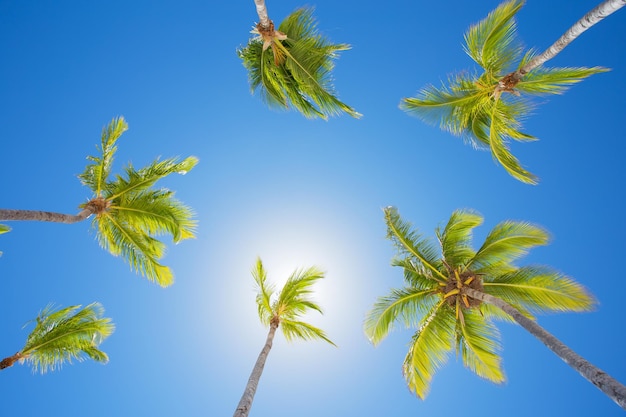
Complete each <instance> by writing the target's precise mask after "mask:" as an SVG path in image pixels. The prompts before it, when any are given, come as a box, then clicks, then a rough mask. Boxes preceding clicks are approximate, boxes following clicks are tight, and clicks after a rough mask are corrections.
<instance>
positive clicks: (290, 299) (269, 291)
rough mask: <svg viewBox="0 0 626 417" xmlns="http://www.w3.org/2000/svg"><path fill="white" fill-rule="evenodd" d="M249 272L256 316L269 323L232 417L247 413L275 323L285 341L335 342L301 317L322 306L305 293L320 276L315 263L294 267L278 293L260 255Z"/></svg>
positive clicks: (310, 291)
mask: <svg viewBox="0 0 626 417" xmlns="http://www.w3.org/2000/svg"><path fill="white" fill-rule="evenodd" d="M252 276H253V277H254V281H255V283H256V285H257V287H258V293H257V296H256V304H257V309H258V312H259V318H260V319H261V322H262V323H263V324H264V325H265V326H269V333H268V334H267V339H266V340H265V345H264V346H263V349H262V350H261V353H260V354H259V357H258V358H257V360H256V363H255V364H254V368H253V369H252V373H251V374H250V378H249V379H248V384H247V385H246V388H245V390H244V392H243V395H242V396H241V400H239V404H238V405H237V408H236V410H235V414H234V416H235V417H244V416H247V415H248V413H250V408H251V407H252V401H253V400H254V394H255V393H256V389H257V386H258V385H259V379H260V378H261V374H262V373H263V367H264V366H265V361H266V360H267V355H268V354H269V352H270V349H271V348H272V342H273V340H274V335H275V334H276V330H277V329H278V327H279V326H280V328H281V329H282V333H283V335H284V336H285V339H287V341H291V340H294V339H303V340H313V339H321V340H325V341H326V342H328V343H330V344H331V345H333V346H335V344H334V343H333V342H332V341H331V340H330V339H329V338H328V337H327V336H326V334H325V333H324V331H323V330H321V329H319V328H317V327H315V326H312V325H310V324H309V323H306V322H304V321H302V320H301V317H302V315H304V314H306V313H307V312H308V311H310V310H316V311H318V312H320V313H322V309H321V308H320V307H319V305H318V304H317V303H315V302H314V301H313V300H311V298H310V297H309V295H310V294H311V293H312V292H313V291H312V290H311V286H312V285H313V284H315V282H316V281H317V280H319V279H321V278H324V273H323V272H321V271H320V270H319V269H317V268H316V267H311V268H308V269H302V270H296V271H294V272H293V273H292V274H291V276H290V277H289V279H287V282H286V283H285V285H284V286H283V288H282V289H281V290H280V292H278V293H277V292H276V289H275V287H274V285H272V284H268V282H267V274H266V272H265V269H264V268H263V263H262V262H261V259H257V261H256V264H255V266H254V268H253V269H252Z"/></svg>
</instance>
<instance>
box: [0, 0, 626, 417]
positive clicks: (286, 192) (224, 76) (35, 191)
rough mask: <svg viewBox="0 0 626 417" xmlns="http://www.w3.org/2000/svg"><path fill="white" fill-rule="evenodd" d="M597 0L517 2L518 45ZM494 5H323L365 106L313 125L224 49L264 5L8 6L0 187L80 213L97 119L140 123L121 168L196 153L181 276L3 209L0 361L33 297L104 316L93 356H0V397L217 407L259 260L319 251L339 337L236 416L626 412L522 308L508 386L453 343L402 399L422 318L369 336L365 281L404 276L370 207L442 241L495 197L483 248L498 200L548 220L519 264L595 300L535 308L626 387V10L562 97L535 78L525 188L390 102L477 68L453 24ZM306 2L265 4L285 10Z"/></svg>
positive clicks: (7, 407)
mask: <svg viewBox="0 0 626 417" xmlns="http://www.w3.org/2000/svg"><path fill="white" fill-rule="evenodd" d="M597 2H599V0H584V1H583V0H580V1H576V2H570V1H565V0H555V1H552V2H543V1H538V0H529V1H528V3H527V4H526V6H525V7H524V8H523V9H522V11H521V12H520V13H519V14H518V24H519V33H520V35H521V38H522V40H523V41H524V43H525V44H526V45H528V46H534V47H537V48H539V49H543V48H546V47H548V46H549V45H550V44H551V43H552V42H553V41H554V40H556V39H557V38H558V36H560V35H561V34H562V33H563V32H564V31H565V30H566V29H567V28H568V27H569V26H570V25H571V24H573V23H574V22H575V21H576V20H577V19H578V18H580V17H582V15H583V14H584V13H586V12H587V11H588V10H590V9H591V8H592V7H594V6H595V5H596V3H597ZM498 3H499V2H498V1H495V0H489V1H487V0H484V1H480V2H468V1H461V0H452V1H447V2H434V1H433V2H424V1H408V0H405V1H400V0H389V1H387V2H363V1H356V0H344V1H341V2H336V1H328V0H319V1H317V2H316V3H314V6H315V7H316V13H315V15H316V17H317V19H318V21H319V25H320V29H321V30H322V31H323V32H324V33H325V34H326V35H327V36H328V37H329V38H331V39H332V40H333V41H336V42H346V43H350V44H351V45H352V46H353V48H352V50H350V51H346V52H344V53H342V54H341V57H340V59H339V60H338V61H337V63H336V64H337V65H336V71H335V73H334V75H335V86H336V88H337V91H338V92H339V95H340V98H341V99H342V100H344V101H345V102H346V103H348V104H350V105H352V106H354V107H355V108H356V109H357V110H358V111H359V112H361V113H363V114H364V117H363V118H362V119H361V120H355V119H352V118H349V117H347V116H342V117H339V118H334V119H331V120H329V121H326V122H325V121H311V120H307V119H305V118H303V117H302V116H300V115H299V114H297V113H295V112H280V111H274V110H269V109H268V108H267V107H266V106H265V105H264V104H263V103H262V101H261V100H260V98H259V97H255V96H252V95H251V94H250V91H249V86H248V81H247V78H246V72H245V69H244V68H243V66H242V65H241V62H240V61H239V59H238V58H237V56H236V54H235V49H236V48H237V47H238V46H239V45H243V44H245V43H246V42H247V39H248V37H249V30H250V28H251V27H252V25H253V24H254V23H255V22H256V21H257V20H258V18H257V16H256V12H255V7H254V4H253V2H252V1H251V0H245V1H243V0H241V1H222V2H214V1H191V0H189V1H147V0H137V1H132V2H127V1H118V0H112V1H107V2H85V1H78V0H73V1H57V2H46V1H35V0H32V1H16V0H0V56H1V58H0V124H1V126H2V128H1V130H0V155H1V158H2V163H1V164H0V187H1V189H2V195H1V196H0V207H3V208H16V209H41V210H48V211H59V212H64V213H75V212H77V206H78V204H80V203H82V202H84V201H86V199H87V198H89V197H90V195H89V192H88V190H87V189H86V188H85V187H82V186H81V184H80V183H79V181H78V179H77V178H76V175H77V174H79V173H80V172H81V171H82V170H83V167H84V165H85V163H86V160H85V157H86V156H87V155H90V154H94V153H95V152H96V149H95V145H96V144H97V143H98V142H99V140H100V132H101V129H102V127H103V126H104V125H106V124H107V123H108V122H109V121H110V120H111V119H112V118H113V117H115V116H118V115H123V116H124V117H125V118H126V120H127V121H128V123H129V126H130V129H129V131H128V132H127V133H126V134H124V136H123V137H122V138H121V139H120V142H119V152H118V155H117V160H116V167H117V168H118V169H119V168H120V167H121V166H122V165H124V164H125V163H127V162H129V161H132V162H133V164H134V165H135V166H142V165H143V164H145V163H147V162H148V161H151V160H152V159H154V158H155V157H157V156H162V157H170V156H176V155H180V156H187V155H196V156H198V157H199V158H200V164H199V165H198V166H197V167H196V168H195V169H194V170H193V171H192V172H190V173H189V174H188V175H186V176H184V177H182V176H177V177H176V178H171V179H169V178H168V180H167V181H165V185H167V186H169V187H171V188H173V189H175V190H176V191H177V197H179V198H180V199H181V200H183V201H184V202H185V203H187V204H188V205H190V206H192V207H193V208H194V209H195V210H196V212H197V213H198V219H199V222H200V227H199V230H198V237H197V239H195V240H192V241H185V242H183V243H181V244H179V245H176V246H171V247H170V249H169V252H168V255H167V257H166V258H165V260H164V262H165V263H166V264H168V265H170V266H172V268H173V269H174V273H175V275H176V283H175V284H174V285H173V286H172V287H170V288H166V289H163V288H160V287H158V286H156V285H155V284H152V283H150V282H148V281H147V280H145V279H142V278H140V277H139V276H137V275H135V274H134V273H132V272H131V271H130V270H129V267H128V265H127V264H125V263H124V262H123V261H122V260H120V259H115V258H114V257H112V256H111V255H109V254H108V253H105V252H104V251H103V250H101V249H100V248H99V246H98V244H97V242H96V241H95V239H94V234H93V232H92V231H91V230H90V227H89V223H88V222H85V223H81V224H74V225H61V224H44V223H16V222H13V223H11V224H10V225H11V226H12V228H13V230H12V232H11V233H8V234H5V235H2V236H0V250H1V251H3V252H4V254H3V256H2V257H1V258H0V271H1V272H0V277H1V279H2V295H3V297H2V299H3V301H2V302H1V303H0V317H1V320H0V334H1V335H2V337H1V338H0V356H2V357H5V356H9V355H11V354H13V353H14V352H15V351H17V350H19V349H20V348H21V346H22V345H23V343H24V341H25V338H26V336H27V334H28V331H29V329H30V328H28V327H27V328H25V329H22V325H23V324H24V323H25V322H26V321H28V320H29V319H32V318H34V317H35V316H36V315H37V313H38V311H39V310H40V309H41V308H43V307H44V306H45V305H46V304H48V303H50V302H53V303H55V304H57V305H62V306H65V305H71V304H88V303H90V302H93V301H99V302H101V303H102V304H103V305H104V307H105V309H106V314H107V316H109V317H111V318H112V319H113V320H114V322H115V323H116V325H117V330H116V331H115V333H114V334H113V335H112V336H111V337H110V338H109V339H107V340H106V341H105V343H104V344H103V345H102V346H101V347H102V349H103V350H104V351H106V352H107V353H108V354H109V356H110V362H109V363H108V364H107V365H100V364H96V363H93V362H89V361H87V362H83V363H75V364H73V365H68V366H65V367H64V368H63V369H62V370H61V371H58V372H53V373H49V374H46V375H43V376H42V375H39V374H33V373H32V372H31V371H30V369H29V368H28V367H26V366H23V365H22V366H20V365H16V366H14V367H13V368H10V369H7V370H5V371H3V372H2V373H0V392H2V398H3V400H4V401H3V405H2V407H0V415H1V416H7V417H9V416H16V415H22V416H34V415H42V414H46V415H50V416H61V415H63V416H87V415H89V416H92V417H110V416H134V417H143V416H146V417H148V416H150V417H161V416H163V417H165V416H186V417H200V416H228V415H231V414H232V412H233V411H234V408H235V406H236V404H237V402H238V400H239V398H240V396H241V393H242V391H243V388H244V386H245V383H246V381H247V378H248V376H249V373H250V371H251V369H252V366H253V363H254V361H255V360H256V357H257V355H258V353H259V351H260V349H261V347H262V345H263V342H264V340H265V336H266V329H265V328H263V327H262V325H261V324H260V323H259V320H258V317H257V315H256V310H255V302H254V286H253V281H252V278H251V275H250V269H251V267H252V266H253V264H254V261H255V258H256V257H257V256H260V257H261V258H262V259H263V260H264V262H265V265H266V268H267V270H268V272H269V276H270V279H274V280H276V281H281V280H284V279H285V278H286V276H287V274H288V273H289V272H290V271H291V270H292V269H293V268H295V267H297V266H302V267H305V266H309V265H318V266H319V267H321V268H322V269H324V270H325V271H327V278H326V279H325V280H324V281H323V282H322V283H320V285H319V286H318V287H317V300H318V301H319V302H320V304H321V305H322V306H323V307H324V309H325V315H324V316H319V315H316V316H311V317H310V321H311V322H313V323H314V324H316V325H318V326H320V327H322V328H324V329H325V330H326V331H327V332H328V334H329V336H330V337H331V338H332V339H333V340H334V341H335V342H336V343H337V345H338V346H339V347H338V348H333V347H331V346H329V345H326V344H323V343H321V342H319V343H316V342H313V343H302V342H296V343H293V344H288V343H287V342H286V341H285V340H284V338H283V337H282V336H281V335H278V336H277V337H276V341H275V344H274V348H273V350H272V351H271V353H270V357H269V360H268V362H267V365H266V368H265V372H264V374H263V377H262V379H261V382H260V385H259V389H258V392H257V395H256V398H255V401H254V406H253V408H252V412H251V415H252V416H272V417H279V416H295V415H297V416H300V417H307V416H321V415H325V416H369V415H372V416H375V415H376V416H377V415H380V416H383V415H384V416H395V415H398V416H400V415H401V416H407V415H415V416H429V417H438V416H452V415H454V416H458V417H473V416H479V415H480V416H483V417H496V416H503V415H507V416H509V417H517V416H519V417H521V416H524V417H526V416H529V415H556V416H565V415H569V416H588V415H596V416H604V417H607V416H618V415H623V411H622V410H621V409H620V408H619V407H618V406H616V405H615V404H614V403H613V402H612V401H610V400H609V399H608V398H606V397H605V396H604V394H602V393H601V392H600V391H599V390H598V389H596V388H595V387H593V386H592V385H591V384H590V383H589V382H587V381H586V380H584V379H583V378H582V377H581V376H579V375H578V374H577V373H575V372H574V371H573V370H571V369H570V368H569V367H568V366H567V365H565V364H564V363H563V362H562V361H561V360H560V359H559V358H557V357H556V356H555V355H554V354H553V353H552V352H550V351H549V350H548V349H547V348H546V347H544V346H543V345H542V344H540V342H538V341H537V340H535V339H534V338H533V337H532V336H531V335H530V334H528V333H526V331H525V330H523V329H522V328H520V327H517V326H514V325H511V324H500V325H499V327H500V329H501V332H502V340H503V346H504V350H503V352H502V355H503V358H504V367H505V370H506V373H507V376H508V382H507V383H505V384H504V385H501V386H498V385H493V384H491V383H489V382H487V381H484V380H482V379H480V378H479V377H477V376H475V375H474V374H472V373H471V372H470V371H468V370H466V369H465V368H464V367H463V366H462V364H461V363H460V361H458V360H456V359H455V358H451V360H450V361H449V362H448V364H447V365H446V366H445V367H444V368H443V369H442V370H441V371H440V372H439V373H438V374H437V375H436V376H435V378H434V381H433V384H432V387H431V388H432V390H431V394H430V396H429V397H428V398H427V399H426V401H421V400H419V399H417V398H416V397H414V396H412V395H411V394H410V392H409V391H408V389H407V388H406V385H405V383H404V380H403V378H402V375H401V364H402V361H403V358H404V355H405V353H406V346H407V343H408V342H409V340H410V336H411V334H412V332H410V331H396V332H394V333H392V334H391V335H390V336H389V337H388V338H387V339H386V340H385V341H384V342H383V343H382V344H381V345H380V346H378V347H376V348H374V347H373V346H372V345H370V344H369V343H368V341H367V340H366V338H365V336H364V334H363V331H362V321H363V317H364V315H365V313H366V312H367V311H368V310H369V308H370V307H371V306H372V304H373V303H374V301H375V299H376V298H377V297H378V296H380V295H384V294H386V293H387V292H388V290H389V289H390V288H391V287H398V286H401V285H402V271H401V270H399V269H394V268H392V267H391V266H390V259H391V257H392V255H393V250H392V247H391V244H390V243H389V242H388V241H386V240H385V226H384V222H383V216H382V210H381V209H382V208H383V207H385V206H388V205H395V206H397V207H398V208H399V210H400V213H401V214H402V215H403V217H404V218H405V219H407V220H410V221H412V222H413V223H414V225H415V226H417V227H418V228H419V229H420V230H421V231H423V232H424V233H426V234H428V235H432V234H433V231H434V229H435V227H436V226H437V225H439V224H440V223H442V222H443V221H445V220H447V218H448V217H449V215H450V213H451V212H452V211H453V210H455V209H457V208H473V209H476V210H478V211H479V212H481V213H482V214H483V215H484V216H485V225H484V226H483V227H481V228H480V229H479V230H478V233H477V236H476V243H477V244H478V243H480V241H481V240H482V238H484V235H485V234H486V232H487V231H488V230H489V229H490V228H491V227H493V226H494V225H495V224H497V223H498V222H500V221H502V220H505V219H516V220H528V221H531V222H534V223H538V224H540V225H542V226H544V227H545V228H547V229H548V230H549V231H550V232H551V234H552V236H553V241H552V243H551V245H549V246H547V247H542V248H538V249H536V250H534V251H533V252H532V253H531V254H530V256H528V257H526V258H525V259H523V261H522V263H524V264H526V263H542V264H549V265H552V266H553V267H555V268H557V269H558V270H561V271H563V272H564V273H566V274H568V275H570V276H572V277H574V278H575V279H576V280H577V281H579V282H580V283H582V284H584V285H585V286H586V287H587V288H588V289H589V290H590V291H591V292H592V293H593V294H594V295H595V296H596V297H597V298H598V300H599V306H598V308H597V310H596V311H594V312H591V313H585V314H559V315H551V316H540V317H539V323H540V324H541V325H543V326H544V327H545V328H546V329H548V330H549V331H551V332H552V333H554V334H555V335H556V336H557V337H559V338H560V339H561V340H562V341H563V342H565V343H566V344H568V345H569V346H570V347H571V348H573V349H574V350H575V351H577V352H578V353H580V354H581V355H583V356H584V357H586V358H587V359H589V360H590V361H592V362H593V363H594V364H596V365H598V366H600V367H601V368H602V369H604V370H605V371H607V372H608V373H610V374H611V375H613V376H614V377H615V378H617V379H618V380H620V381H622V382H626V362H625V361H624V345H625V342H626V340H625V339H626V337H625V336H624V331H623V329H624V325H625V324H626V319H625V314H624V310H623V308H622V307H623V303H624V301H623V291H622V287H623V282H624V274H623V272H622V271H621V267H622V262H623V257H624V252H625V250H626V245H625V243H624V238H623V236H624V235H626V222H625V221H624V215H623V212H624V209H623V206H622V205H621V204H622V200H623V197H624V181H625V180H626V170H625V168H624V163H623V155H624V154H625V152H626V141H625V138H626V129H625V128H624V115H625V111H626V105H625V104H624V103H625V97H626V82H625V81H624V80H626V49H625V48H624V47H623V44H622V42H621V41H622V40H623V39H624V38H625V37H626V11H624V10H621V11H618V12H617V13H616V14H614V15H612V16H610V17H609V18H607V19H606V20H605V21H603V22H601V23H600V24H599V25H597V26H595V27H593V28H592V29H590V30H589V31H587V32H586V33H584V34H583V35H582V37H581V38H579V39H578V40H576V41H575V42H574V43H573V44H572V45H570V46H569V47H568V48H567V49H566V50H565V51H564V52H563V53H561V54H560V55H559V56H558V57H557V58H556V59H554V60H553V61H550V64H551V65H554V66H595V65H600V66H605V67H609V68H612V71H611V72H609V73H604V74H599V75H595V76H593V77H591V78H590V79H588V80H586V81H584V82H583V83H581V84H578V85H576V86H574V87H573V88H572V89H571V90H570V91H568V92H567V93H566V94H565V95H563V96H552V97H549V98H542V99H540V100H541V105H540V106H539V108H538V109H537V111H536V112H535V114H533V115H532V117H531V118H529V119H528V120H527V121H526V123H525V131H527V132H529V133H531V134H533V135H535V136H537V137H539V138H540V139H541V140H540V141H539V142H535V143H527V144H514V145H513V151H514V153H515V154H516V155H517V156H518V157H519V158H520V159H521V161H522V162H523V163H524V164H525V165H526V166H527V167H528V168H529V169H530V170H531V171H533V172H534V173H536V174H538V175H539V176H540V178H541V182H540V184H539V185H538V186H530V185H525V184H522V183H519V182H517V181H516V180H514V179H512V178H511V177H510V176H508V175H507V174H506V173H505V171H504V170H503V169H502V168H501V167H499V166H496V165H495V164H494V163H493V161H492V159H491V156H490V155H489V153H487V152H477V151H474V150H472V149H471V148H470V147H469V146H467V145H464V144H463V142H462V140H460V139H458V138H455V137H452V136H450V135H449V134H446V133H445V132H441V131H440V130H439V129H438V128H437V127H434V126H429V125H426V124H424V123H422V122H421V121H420V120H418V119H416V118H412V117H409V116H407V115H406V114H405V113H403V112H402V111H401V110H399V109H398V107H397V106H398V103H399V101H400V99H401V98H402V97H407V96H411V95H414V94H415V93H416V92H417V90H418V89H419V88H421V87H423V86H424V85H426V84H428V83H435V84H437V83H439V82H440V80H445V79H446V77H447V75H449V74H451V73H454V72H456V71H459V70H463V69H471V68H472V62H471V60H470V59H469V58H468V57H467V56H466V55H465V54H464V52H463V50H462V46H461V45H462V40H463V33H464V31H465V30H466V29H467V27H468V26H469V25H470V24H472V23H475V22H477V21H478V20H480V19H482V18H483V17H484V16H486V14H487V13H488V12H489V11H490V10H492V9H493V8H495V7H496V6H497V4H498ZM303 5H305V4H304V3H300V2H295V1H289V2H280V1H271V0H268V3H267V6H268V10H269V14H270V17H271V18H272V19H274V20H275V21H276V22H279V21H281V20H282V19H283V18H284V17H285V16H286V15H287V14H288V13H289V12H291V11H292V10H294V9H295V8H297V7H298V6H303Z"/></svg>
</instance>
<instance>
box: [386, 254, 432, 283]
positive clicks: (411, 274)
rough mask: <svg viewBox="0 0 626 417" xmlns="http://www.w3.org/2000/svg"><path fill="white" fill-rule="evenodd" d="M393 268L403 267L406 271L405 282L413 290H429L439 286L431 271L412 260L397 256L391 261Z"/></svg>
mask: <svg viewBox="0 0 626 417" xmlns="http://www.w3.org/2000/svg"><path fill="white" fill-rule="evenodd" d="M391 266H399V267H401V268H402V269H403V270H404V281H405V282H406V283H407V284H408V285H409V286H411V287H413V288H416V289H419V290H427V289H431V288H433V287H434V286H436V285H438V283H437V280H435V279H433V276H432V273H431V272H430V270H427V269H426V268H425V267H424V265H423V264H421V263H418V262H416V261H415V260H414V259H412V258H407V257H400V256H396V257H394V258H393V259H392V260H391Z"/></svg>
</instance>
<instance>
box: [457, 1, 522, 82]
mask: <svg viewBox="0 0 626 417" xmlns="http://www.w3.org/2000/svg"><path fill="white" fill-rule="evenodd" d="M523 5H524V2H523V1H519V0H513V1H507V2H505V3H502V4H500V5H499V6H498V7H497V8H496V9H494V10H493V11H492V12H490V13H489V14H488V15H487V17H486V18H485V19H483V20H481V21H480V22H479V23H477V24H475V25H472V26H471V27H470V28H469V30H468V31H467V32H466V33H465V47H464V49H465V52H466V53H467V54H468V55H469V56H470V57H471V58H472V59H473V60H474V61H476V63H477V64H479V65H480V66H481V67H483V69H485V70H486V71H487V72H489V73H491V74H494V75H496V74H499V73H502V71H504V70H506V69H507V67H508V66H511V63H512V62H515V61H516V60H518V59H519V57H520V56H521V54H522V47H521V45H520V43H519V42H518V41H517V39H516V32H517V28H516V24H515V19H514V16H515V14H516V13H517V12H518V11H519V10H520V9H521V7H522V6H523ZM500 75H504V74H500Z"/></svg>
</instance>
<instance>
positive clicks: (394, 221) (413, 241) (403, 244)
mask: <svg viewBox="0 0 626 417" xmlns="http://www.w3.org/2000/svg"><path fill="white" fill-rule="evenodd" d="M384 213H385V223H386V224H387V238H388V239H389V240H391V241H392V242H393V243H394V245H395V246H396V248H397V249H398V251H399V253H400V255H408V256H411V257H414V258H415V260H416V261H417V262H420V263H421V264H422V265H423V266H424V267H425V268H427V269H428V270H429V271H430V272H431V273H432V274H433V279H435V280H438V281H444V282H445V280H446V277H445V276H444V275H443V274H442V273H441V272H440V270H439V268H438V266H440V265H441V260H440V259H439V256H438V254H437V250H436V248H435V246H434V245H433V244H432V242H430V241H429V240H427V239H423V238H422V236H421V235H419V234H418V233H417V232H416V231H413V230H412V225H411V224H410V223H408V222H405V221H403V220H402V219H401V218H400V214H399V213H398V210H397V209H396V208H395V207H387V208H385V209H384Z"/></svg>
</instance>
